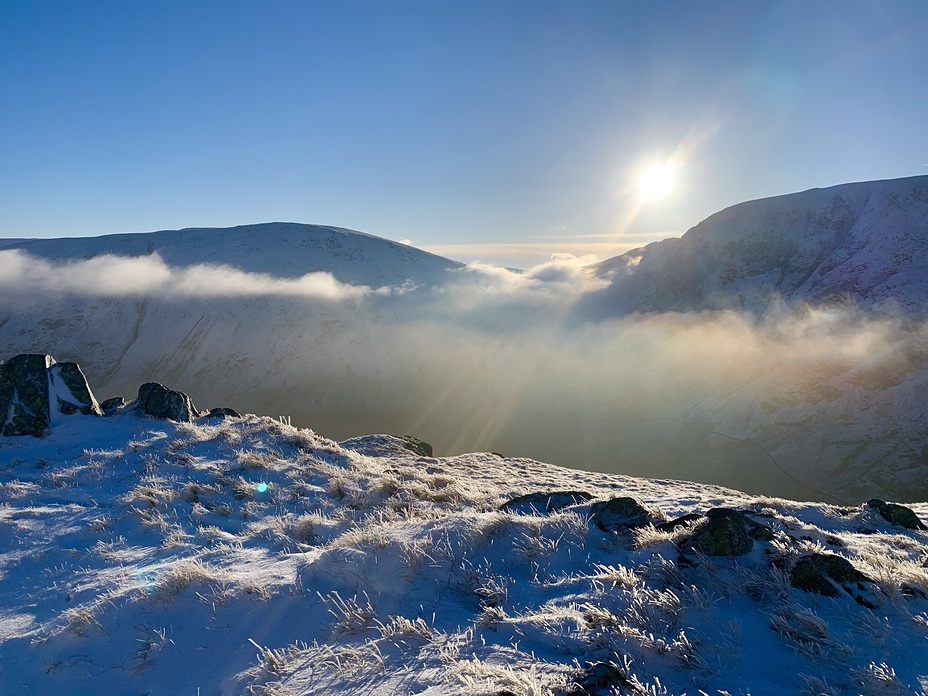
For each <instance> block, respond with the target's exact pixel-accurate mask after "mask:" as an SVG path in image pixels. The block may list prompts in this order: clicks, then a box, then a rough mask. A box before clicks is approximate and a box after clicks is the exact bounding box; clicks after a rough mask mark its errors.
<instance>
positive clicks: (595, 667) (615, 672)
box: [567, 662, 646, 696]
mask: <svg viewBox="0 0 928 696" xmlns="http://www.w3.org/2000/svg"><path fill="white" fill-rule="evenodd" d="M578 686H579V687H580V688H579V689H575V690H573V691H570V692H568V694H567V696H611V695H612V694H617V693H626V692H625V691H622V689H627V690H629V691H630V692H631V693H633V694H644V693H646V692H645V691H643V690H642V689H641V687H640V686H638V685H637V684H635V683H634V682H632V681H631V680H630V679H629V678H628V676H627V675H626V674H625V673H624V672H623V671H622V670H620V669H619V668H618V667H616V665H615V664H613V663H611V662H597V663H595V664H590V663H587V668H586V674H585V675H584V676H583V677H582V678H581V679H580V681H579V682H578Z"/></svg>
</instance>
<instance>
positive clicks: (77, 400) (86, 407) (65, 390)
mask: <svg viewBox="0 0 928 696" xmlns="http://www.w3.org/2000/svg"><path fill="white" fill-rule="evenodd" d="M48 374H49V378H50V380H51V383H50V385H49V388H50V389H51V390H52V391H53V392H54V394H55V399H56V401H57V404H55V405H56V407H57V409H58V411H59V412H61V413H64V414H66V415H68V414H72V413H83V414H84V415H85V416H102V415H103V409H102V408H101V407H100V404H98V403H97V400H96V399H95V398H94V395H93V392H92V391H90V385H88V384H87V378H86V377H84V373H83V372H82V371H81V368H80V367H79V366H78V365H77V363H73V362H62V363H55V364H54V365H52V366H51V367H50V368H49V369H48ZM50 405H51V404H50Z"/></svg>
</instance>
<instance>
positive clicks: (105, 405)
mask: <svg viewBox="0 0 928 696" xmlns="http://www.w3.org/2000/svg"><path fill="white" fill-rule="evenodd" d="M125 405H126V400H125V399H124V398H123V397H121V396H114V397H112V398H110V399H107V400H106V401H101V402H100V408H101V409H103V415H105V416H111V415H113V414H114V413H116V411H118V410H119V409H121V408H122V407H123V406H125Z"/></svg>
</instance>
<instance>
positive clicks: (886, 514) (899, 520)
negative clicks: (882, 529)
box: [867, 498, 928, 531]
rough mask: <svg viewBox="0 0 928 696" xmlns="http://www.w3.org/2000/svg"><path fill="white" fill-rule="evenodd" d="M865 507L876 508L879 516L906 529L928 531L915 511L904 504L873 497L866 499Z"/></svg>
mask: <svg viewBox="0 0 928 696" xmlns="http://www.w3.org/2000/svg"><path fill="white" fill-rule="evenodd" d="M867 507H869V508H871V509H873V510H876V511H877V512H878V513H879V514H880V517H882V518H883V519H884V520H886V521H887V522H892V523H893V524H895V525H898V526H900V527H905V528H906V529H919V530H922V531H928V527H926V526H925V524H924V523H923V522H922V521H921V520H920V519H918V515H916V514H915V511H914V510H912V508H908V507H906V506H905V505H898V504H896V503H887V502H886V501H885V500H880V499H879V498H873V499H871V500H868V501H867Z"/></svg>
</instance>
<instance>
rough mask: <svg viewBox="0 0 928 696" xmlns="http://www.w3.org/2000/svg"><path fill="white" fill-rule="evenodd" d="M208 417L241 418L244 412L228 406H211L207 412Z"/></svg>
mask: <svg viewBox="0 0 928 696" xmlns="http://www.w3.org/2000/svg"><path fill="white" fill-rule="evenodd" d="M206 417H207V418H223V419H225V418H241V417H242V414H240V413H239V412H238V411H236V410H235V409H234V408H226V407H225V406H218V407H216V408H211V409H210V410H209V413H207V414H206Z"/></svg>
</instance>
